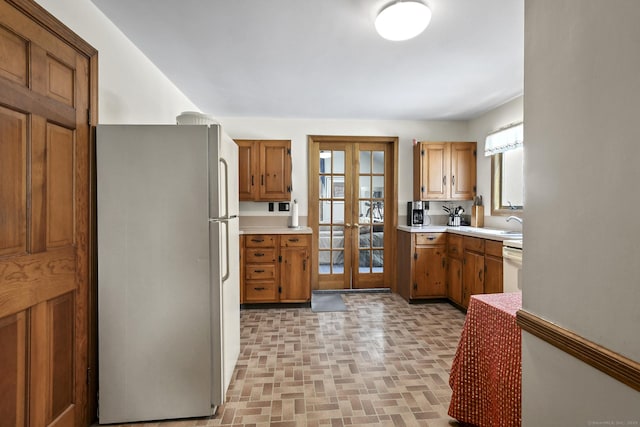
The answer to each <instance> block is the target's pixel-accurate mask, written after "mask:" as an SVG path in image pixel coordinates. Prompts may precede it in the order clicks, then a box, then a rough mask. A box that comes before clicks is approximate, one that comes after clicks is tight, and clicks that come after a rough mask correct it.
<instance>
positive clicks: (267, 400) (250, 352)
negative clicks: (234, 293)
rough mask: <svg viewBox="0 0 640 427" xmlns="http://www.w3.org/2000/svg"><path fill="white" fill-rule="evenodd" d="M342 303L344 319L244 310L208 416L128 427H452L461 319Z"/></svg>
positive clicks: (388, 297)
mask: <svg viewBox="0 0 640 427" xmlns="http://www.w3.org/2000/svg"><path fill="white" fill-rule="evenodd" d="M343 298H344V301H345V303H346V305H347V307H348V311H346V312H329V313H313V312H312V311H311V309H310V308H283V309H250V310H243V311H242V315H241V316H242V319H241V325H242V347H241V354H240V359H239V361H238V365H237V367H236V371H235V373H234V378H233V380H232V383H231V386H230V388H229V391H228V394H227V403H226V404H225V405H224V406H223V407H221V408H219V410H218V413H217V414H216V416H215V417H213V418H211V419H197V420H185V421H171V422H164V423H153V424H151V423H149V424H136V425H135V426H136V427H143V426H149V427H150V426H153V427H196V426H245V427H249V426H255V427H260V426H283V427H289V426H371V425H378V426H438V427H450V426H457V425H458V424H457V423H456V422H455V421H454V420H452V419H451V418H450V417H449V416H448V415H447V408H448V406H449V399H450V394H451V390H450V388H449V385H448V378H449V369H450V367H451V362H452V360H453V356H454V353H455V350H456V348H457V345H458V340H459V337H460V332H461V331H462V326H463V323H464V314H463V313H461V312H460V311H458V310H457V309H455V308H453V307H452V306H451V305H449V304H447V303H433V304H418V305H409V304H407V303H406V302H405V301H404V300H403V299H402V298H400V297H399V296H397V295H395V294H389V293H372V294H344V295H343Z"/></svg>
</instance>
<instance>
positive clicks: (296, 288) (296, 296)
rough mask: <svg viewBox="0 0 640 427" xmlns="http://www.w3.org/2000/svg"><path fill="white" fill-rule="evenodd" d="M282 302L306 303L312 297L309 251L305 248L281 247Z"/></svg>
mask: <svg viewBox="0 0 640 427" xmlns="http://www.w3.org/2000/svg"><path fill="white" fill-rule="evenodd" d="M280 255H281V256H282V263H281V265H280V268H281V270H280V288H281V294H280V302H306V301H309V298H310V297H311V295H310V294H311V277H310V274H309V273H310V268H309V250H308V249H307V248H304V247H296V246H291V247H281V248H280Z"/></svg>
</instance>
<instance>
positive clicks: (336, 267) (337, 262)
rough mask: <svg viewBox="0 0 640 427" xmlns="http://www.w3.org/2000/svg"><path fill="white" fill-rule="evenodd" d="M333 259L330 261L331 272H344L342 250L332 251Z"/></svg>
mask: <svg viewBox="0 0 640 427" xmlns="http://www.w3.org/2000/svg"><path fill="white" fill-rule="evenodd" d="M332 253H333V260H332V263H331V270H332V271H331V273H332V274H342V273H344V251H333V252H332Z"/></svg>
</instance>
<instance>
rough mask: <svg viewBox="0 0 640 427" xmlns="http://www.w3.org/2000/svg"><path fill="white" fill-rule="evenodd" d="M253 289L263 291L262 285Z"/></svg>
mask: <svg viewBox="0 0 640 427" xmlns="http://www.w3.org/2000/svg"><path fill="white" fill-rule="evenodd" d="M253 290H255V291H264V288H263V287H259V288H253Z"/></svg>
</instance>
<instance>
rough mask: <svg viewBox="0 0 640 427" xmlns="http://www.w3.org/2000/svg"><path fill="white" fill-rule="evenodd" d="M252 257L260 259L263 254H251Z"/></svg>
mask: <svg viewBox="0 0 640 427" xmlns="http://www.w3.org/2000/svg"><path fill="white" fill-rule="evenodd" d="M253 256H255V257H261V256H264V254H263V253H257V254H253Z"/></svg>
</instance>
